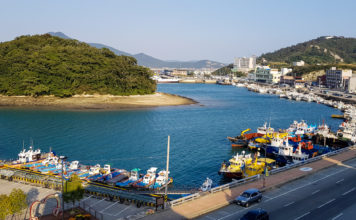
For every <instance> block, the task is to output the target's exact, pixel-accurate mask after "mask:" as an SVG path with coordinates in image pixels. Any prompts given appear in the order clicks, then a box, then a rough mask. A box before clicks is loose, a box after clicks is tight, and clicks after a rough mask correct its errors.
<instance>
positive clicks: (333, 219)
mask: <svg viewBox="0 0 356 220" xmlns="http://www.w3.org/2000/svg"><path fill="white" fill-rule="evenodd" d="M342 215H343V213H342V212H341V213H340V214H338V215H337V216H335V217H334V218H332V219H331V220H335V219H337V218H339V217H341V216H342Z"/></svg>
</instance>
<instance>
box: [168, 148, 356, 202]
mask: <svg viewBox="0 0 356 220" xmlns="http://www.w3.org/2000/svg"><path fill="white" fill-rule="evenodd" d="M355 148H356V145H355V146H350V147H345V148H342V149H339V150H336V151H331V152H329V153H326V154H323V155H319V156H316V157H313V158H310V159H308V160H305V161H302V162H299V163H295V164H291V165H287V166H284V167H280V168H276V169H273V170H271V171H269V174H270V175H273V174H276V173H279V172H282V171H285V170H289V169H292V168H296V167H300V166H303V165H305V164H308V163H312V162H314V161H317V160H321V159H323V158H324V157H329V156H332V155H335V154H339V153H342V152H345V151H348V150H350V149H355ZM260 178H261V175H260V174H258V175H255V176H251V177H247V178H244V179H241V180H237V181H233V182H231V183H227V184H224V185H221V186H217V187H214V188H212V189H210V190H209V191H207V192H199V193H195V194H192V195H190V196H186V197H183V198H180V199H176V200H173V201H171V202H170V203H169V204H170V206H171V207H173V206H177V205H180V204H183V203H185V202H189V201H192V200H195V199H198V198H199V197H201V196H203V195H206V194H209V193H217V192H220V191H223V190H226V189H231V188H233V187H236V186H239V185H243V184H246V183H250V182H253V181H256V180H258V179H260Z"/></svg>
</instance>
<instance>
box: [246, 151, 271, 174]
mask: <svg viewBox="0 0 356 220" xmlns="http://www.w3.org/2000/svg"><path fill="white" fill-rule="evenodd" d="M275 167H276V161H275V160H273V159H270V158H260V157H259V155H258V156H257V157H256V158H255V159H254V161H253V162H252V163H250V164H247V165H246V167H245V172H244V176H245V177H249V176H255V175H258V174H262V173H264V172H265V171H266V169H268V170H271V169H273V168H275Z"/></svg>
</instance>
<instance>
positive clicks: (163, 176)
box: [150, 170, 173, 189]
mask: <svg viewBox="0 0 356 220" xmlns="http://www.w3.org/2000/svg"><path fill="white" fill-rule="evenodd" d="M169 173H170V172H168V174H169ZM167 176H168V175H167V172H166V171H165V170H161V171H159V172H158V177H157V178H156V182H155V183H154V184H152V185H151V186H150V188H152V189H161V188H162V187H164V186H166V185H168V184H170V183H172V182H173V179H172V178H171V177H168V179H167Z"/></svg>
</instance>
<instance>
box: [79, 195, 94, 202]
mask: <svg viewBox="0 0 356 220" xmlns="http://www.w3.org/2000/svg"><path fill="white" fill-rule="evenodd" d="M91 197H93V196H89V197H87V198H85V199H83V200H82V201H81V202H84V201H85V200H87V199H89V198H91Z"/></svg>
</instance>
